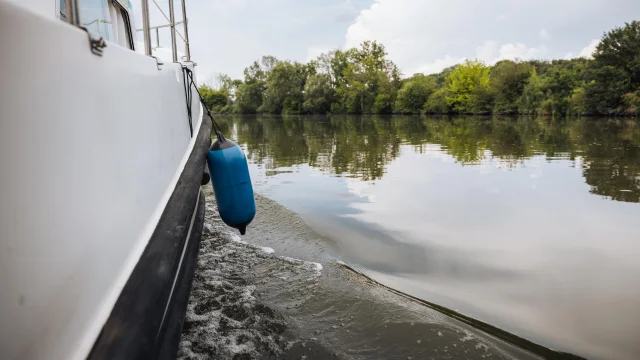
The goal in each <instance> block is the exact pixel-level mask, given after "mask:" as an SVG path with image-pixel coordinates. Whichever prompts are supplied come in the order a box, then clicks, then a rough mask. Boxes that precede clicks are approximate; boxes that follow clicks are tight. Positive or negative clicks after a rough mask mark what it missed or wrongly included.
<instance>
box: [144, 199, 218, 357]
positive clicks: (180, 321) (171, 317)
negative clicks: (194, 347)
mask: <svg viewBox="0 0 640 360" xmlns="http://www.w3.org/2000/svg"><path fill="white" fill-rule="evenodd" d="M204 205H205V197H204V194H203V193H202V192H201V193H200V202H199V205H198V211H197V215H196V217H195V218H194V219H195V223H194V224H193V229H194V230H193V232H192V233H191V239H190V240H189V246H188V248H187V251H186V254H185V259H191V261H185V262H184V265H183V266H182V269H180V274H179V277H178V279H177V280H178V281H177V282H176V288H175V290H174V293H173V297H172V299H171V304H170V306H169V311H168V312H167V314H166V317H165V319H164V326H163V327H162V328H161V329H160V336H159V337H158V339H157V340H156V346H155V350H156V352H157V353H156V355H154V356H153V358H154V359H159V360H165V359H166V360H174V359H175V358H176V356H177V355H178V347H179V345H180V336H181V335H182V326H183V325H184V316H185V314H186V312H187V305H188V304H189V294H191V286H192V284H193V275H194V273H195V271H196V265H197V261H196V260H197V259H198V253H199V251H200V240H201V237H202V228H203V227H204ZM196 230H197V233H196V232H195V231H196Z"/></svg>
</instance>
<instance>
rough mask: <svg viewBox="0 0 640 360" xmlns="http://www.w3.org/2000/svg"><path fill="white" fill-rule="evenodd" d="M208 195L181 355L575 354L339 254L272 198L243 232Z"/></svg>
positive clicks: (475, 356) (262, 200) (417, 356)
mask: <svg viewBox="0 0 640 360" xmlns="http://www.w3.org/2000/svg"><path fill="white" fill-rule="evenodd" d="M205 194H207V197H208V198H207V211H206V215H205V217H206V221H205V229H204V234H203V238H202V245H201V249H200V254H199V259H198V264H197V268H196V275H195V277H194V282H193V290H192V293H191V298H190V301H189V305H188V309H187V315H186V318H185V323H184V327H183V334H182V339H181V343H180V350H179V354H178V355H179V358H180V359H210V358H216V359H238V358H241V359H262V358H275V359H300V358H305V357H306V358H308V359H327V358H346V359H380V358H389V359H391V358H393V359H397V358H402V359H407V358H412V359H423V358H424V359H428V358H451V359H457V358H465V359H481V358H492V359H540V358H549V359H554V358H572V357H571V355H568V354H564V353H560V352H556V351H554V350H551V349H548V348H545V347H542V346H540V345H537V344H535V343H532V342H530V341H527V340H526V339H522V338H520V337H518V336H517V335H514V334H510V333H508V332H505V331H503V330H501V329H498V328H495V327H493V326H491V325H489V324H486V323H484V322H481V321H478V320H475V319H472V318H470V317H467V316H465V315H463V314H460V313H457V312H455V311H453V310H450V309H447V308H444V307H441V306H438V305H437V304H433V303H430V302H428V301H425V300H422V299H418V298H415V297H412V296H410V295H408V294H405V293H402V292H400V291H398V290H396V289H393V288H390V287H388V286H386V285H384V284H381V283H379V282H378V281H376V280H375V279H373V278H372V277H370V276H368V275H367V273H366V271H365V270H363V269H361V268H359V267H358V266H357V265H352V264H348V263H345V262H340V261H336V258H339V257H340V256H339V248H337V247H336V246H335V243H332V240H331V239H327V238H326V237H323V236H321V235H320V234H318V233H316V232H315V231H313V230H312V229H311V228H310V227H308V226H307V225H306V224H305V223H304V221H303V220H302V219H301V218H300V217H299V216H298V215H297V214H295V213H293V212H291V211H290V210H289V209H287V208H286V207H284V206H282V205H280V204H278V203H277V202H275V201H273V200H270V199H267V198H265V197H262V196H257V197H256V206H257V207H258V212H257V215H256V218H255V220H254V221H253V223H252V224H251V226H250V227H249V230H248V232H247V235H245V236H244V237H243V238H242V240H241V239H240V237H239V236H237V235H235V234H234V233H232V232H231V230H230V229H229V228H227V227H225V226H224V225H223V223H222V221H221V220H220V219H219V217H218V214H217V211H216V209H215V206H214V201H213V196H212V192H211V189H210V188H209V189H208V190H207V189H205ZM258 244H259V245H258ZM265 246H268V247H265ZM281 254H283V255H286V256H280V255H281Z"/></svg>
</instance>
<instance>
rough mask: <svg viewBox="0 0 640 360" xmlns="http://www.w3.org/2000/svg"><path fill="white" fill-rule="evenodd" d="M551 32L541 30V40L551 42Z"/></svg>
mask: <svg viewBox="0 0 640 360" xmlns="http://www.w3.org/2000/svg"><path fill="white" fill-rule="evenodd" d="M549 37H550V36H549V32H548V31H547V30H546V29H540V38H541V39H542V40H549Z"/></svg>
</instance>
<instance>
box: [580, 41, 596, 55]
mask: <svg viewBox="0 0 640 360" xmlns="http://www.w3.org/2000/svg"><path fill="white" fill-rule="evenodd" d="M599 43H600V40H599V39H593V40H591V42H590V43H589V45H587V47H585V48H584V49H582V50H580V53H579V54H578V57H583V58H587V59H591V58H593V52H594V51H596V46H598V44H599Z"/></svg>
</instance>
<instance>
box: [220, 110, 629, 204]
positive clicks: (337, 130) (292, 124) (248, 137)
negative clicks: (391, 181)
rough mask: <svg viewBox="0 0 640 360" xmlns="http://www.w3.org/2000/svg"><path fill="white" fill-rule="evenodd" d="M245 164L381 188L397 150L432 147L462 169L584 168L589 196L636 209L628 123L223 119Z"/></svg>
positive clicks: (396, 118)
mask: <svg viewBox="0 0 640 360" xmlns="http://www.w3.org/2000/svg"><path fill="white" fill-rule="evenodd" d="M221 121H222V122H223V123H226V125H227V126H229V127H230V128H231V127H234V128H235V131H236V132H237V133H236V138H237V140H238V141H239V143H241V144H243V145H244V146H245V147H246V149H247V151H248V154H249V156H250V157H251V158H252V159H253V160H254V161H256V162H259V163H263V162H264V163H265V165H266V167H267V168H270V169H277V168H281V167H290V166H293V165H299V164H308V165H309V166H311V167H313V168H316V169H320V170H322V171H325V172H331V173H334V174H338V175H345V176H348V177H355V178H358V179H361V180H364V181H369V180H378V179H380V178H381V177H382V176H383V175H384V173H385V171H386V167H387V165H388V164H389V163H390V162H391V161H393V160H394V159H396V158H397V157H398V156H399V154H400V147H401V145H410V146H412V147H413V150H414V151H416V152H418V153H422V152H424V151H427V150H428V149H429V147H430V146H434V145H435V146H438V147H439V150H441V151H443V152H445V153H446V154H449V155H450V156H451V157H453V158H454V159H455V160H456V161H457V162H459V163H460V164H462V165H477V164H480V163H482V162H483V161H487V160H493V161H499V163H500V165H501V166H504V167H515V166H518V164H521V163H522V161H523V160H526V159H530V158H531V157H532V156H535V155H544V156H545V157H546V159H547V160H549V161H553V160H555V159H570V160H574V161H575V160H577V161H575V165H576V166H580V167H582V173H583V176H584V178H585V181H586V183H587V184H589V185H590V187H591V190H590V191H591V193H593V194H597V195H601V196H605V197H608V198H610V199H613V200H617V201H625V202H639V201H640V125H639V123H638V122H637V121H634V120H627V119H592V118H583V119H549V118H538V119H532V118H519V119H513V118H479V117H454V118H438V117H417V116H415V117H409V116H394V117H379V116H371V117H367V116H364V117H363V116H331V117H315V116H314V117H309V116H284V117H241V116H237V117H232V116H228V117H223V118H221Z"/></svg>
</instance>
